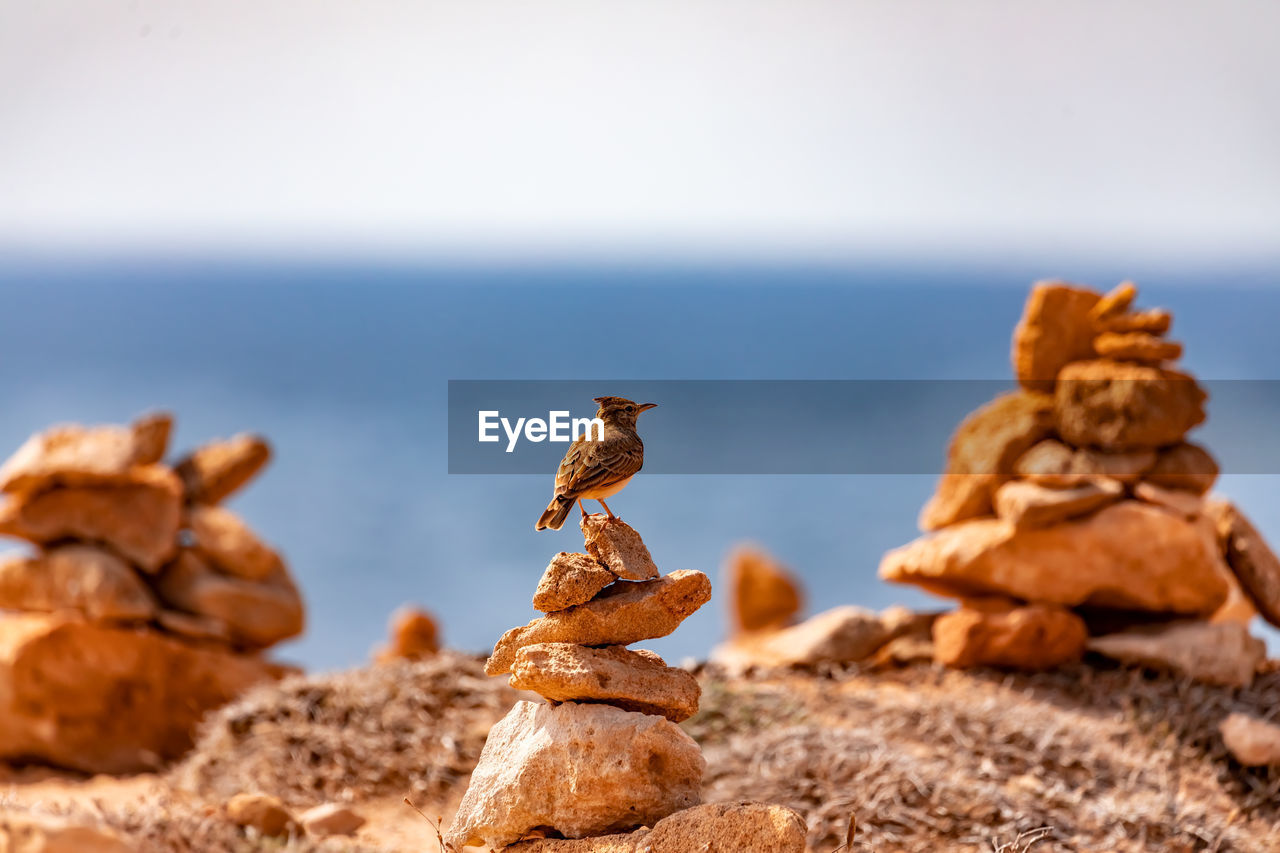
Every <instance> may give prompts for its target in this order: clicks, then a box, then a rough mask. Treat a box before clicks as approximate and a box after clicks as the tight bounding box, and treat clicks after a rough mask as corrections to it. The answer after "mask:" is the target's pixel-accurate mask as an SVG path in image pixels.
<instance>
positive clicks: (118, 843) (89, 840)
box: [0, 810, 136, 853]
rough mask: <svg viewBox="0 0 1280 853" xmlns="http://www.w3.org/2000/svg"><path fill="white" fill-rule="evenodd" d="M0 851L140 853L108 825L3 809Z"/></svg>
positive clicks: (0, 811)
mask: <svg viewBox="0 0 1280 853" xmlns="http://www.w3.org/2000/svg"><path fill="white" fill-rule="evenodd" d="M0 853H136V849H135V848H134V847H133V846H132V845H130V844H126V843H125V842H124V841H123V840H122V839H121V838H120V836H119V835H117V834H116V833H115V832H113V831H112V830H110V829H107V828H106V827H102V826H88V825H85V824H79V823H74V822H72V821H71V820H69V819H67V818H62V817H56V816H53V815H35V814H23V813H19V812H14V813H11V812H8V811H7V810H0Z"/></svg>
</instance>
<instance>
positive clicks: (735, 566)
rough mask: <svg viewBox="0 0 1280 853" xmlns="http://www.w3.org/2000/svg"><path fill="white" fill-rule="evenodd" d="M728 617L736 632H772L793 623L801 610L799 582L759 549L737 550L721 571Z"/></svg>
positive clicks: (801, 599) (801, 597)
mask: <svg viewBox="0 0 1280 853" xmlns="http://www.w3.org/2000/svg"><path fill="white" fill-rule="evenodd" d="M725 575H726V577H727V579H728V587H729V596H728V597H729V615H730V622H731V624H732V626H733V630H735V631H738V632H750V631H772V630H777V629H778V628H784V627H786V626H787V625H790V624H791V623H792V622H793V621H795V617H796V614H798V613H799V612H800V609H801V607H802V606H803V599H804V595H803V592H802V590H801V586H800V581H799V580H798V579H797V578H796V577H795V575H793V574H792V573H791V572H790V571H788V570H787V569H786V568H785V567H784V566H782V565H781V564H780V563H778V561H777V560H774V559H773V558H772V557H770V556H769V555H768V554H766V553H765V552H764V551H762V550H760V549H759V548H738V549H735V550H734V552H733V553H732V554H730V555H729V561H728V563H727V566H726V569H725Z"/></svg>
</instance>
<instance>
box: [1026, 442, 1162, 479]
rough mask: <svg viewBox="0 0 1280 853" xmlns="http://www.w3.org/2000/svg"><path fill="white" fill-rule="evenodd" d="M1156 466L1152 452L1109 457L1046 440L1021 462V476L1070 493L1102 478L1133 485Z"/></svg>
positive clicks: (1100, 452) (1134, 451)
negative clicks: (1067, 490)
mask: <svg viewBox="0 0 1280 853" xmlns="http://www.w3.org/2000/svg"><path fill="white" fill-rule="evenodd" d="M1155 463H1156V452H1155V451H1154V450H1151V449H1149V448H1144V449H1141V450H1127V451H1122V452H1117V453H1107V452H1105V451H1102V450H1095V449H1093V448H1090V447H1083V448H1079V449H1072V448H1070V447H1068V446H1067V445H1065V444H1063V443H1062V442H1060V441H1058V440H1056V439H1052V438H1049V439H1045V440H1044V441H1042V442H1040V443H1039V444H1037V445H1036V446H1035V447H1032V448H1031V449H1030V450H1028V451H1027V452H1026V453H1024V454H1022V456H1020V457H1019V458H1018V461H1017V462H1015V463H1014V466H1013V470H1014V473H1015V474H1017V475H1018V476H1020V477H1022V478H1024V479H1026V480H1029V481H1030V482H1033V483H1036V484H1037V485H1041V486H1048V487H1049V488H1051V489H1070V488H1074V487H1076V486H1081V485H1084V484H1086V483H1090V482H1093V481H1095V480H1097V479H1098V478H1100V477H1105V478H1107V479H1110V480H1117V481H1119V482H1121V483H1125V484H1132V483H1136V482H1137V481H1138V478H1139V477H1141V476H1142V475H1143V474H1144V473H1145V472H1147V471H1148V470H1150V469H1151V467H1152V466H1153V465H1155Z"/></svg>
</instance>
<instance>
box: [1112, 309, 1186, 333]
mask: <svg viewBox="0 0 1280 853" xmlns="http://www.w3.org/2000/svg"><path fill="white" fill-rule="evenodd" d="M1172 325H1173V315H1172V314H1170V313H1169V312H1168V311H1162V310H1160V309H1159V308H1152V309H1150V310H1148V311H1131V312H1125V313H1124V314H1117V315H1115V316H1114V317H1108V318H1106V319H1105V320H1099V321H1097V322H1095V323H1094V328H1096V329H1097V330H1098V331H1099V332H1119V333H1121V334H1123V333H1126V332H1146V333H1147V334H1149V335H1163V334H1164V333H1165V332H1167V331H1169V327H1170V326H1172Z"/></svg>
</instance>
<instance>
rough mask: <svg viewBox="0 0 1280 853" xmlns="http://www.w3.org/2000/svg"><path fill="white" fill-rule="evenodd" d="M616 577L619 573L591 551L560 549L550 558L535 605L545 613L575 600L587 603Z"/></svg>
mask: <svg viewBox="0 0 1280 853" xmlns="http://www.w3.org/2000/svg"><path fill="white" fill-rule="evenodd" d="M617 579H618V578H617V575H615V574H614V573H613V572H611V571H609V570H608V569H606V568H605V567H604V566H603V565H601V564H600V563H599V562H598V561H597V560H596V558H595V557H592V556H591V555H590V554H570V553H568V552H566V551H561V552H560V553H559V554H556V555H555V556H554V557H552V558H551V563H550V564H549V565H548V566H547V570H546V571H545V572H543V573H542V580H540V581H538V589H537V591H536V592H534V594H533V607H534V609H535V610H541V611H542V612H543V613H553V612H555V611H557V610H564V609H565V608H566V607H573V606H574V605H576V604H586V603H587V602H588V601H590V600H591V599H593V598H595V597H596V593H598V592H599V591H600V590H602V589H604V588H605V587H606V586H608V585H609V584H611V583H613V582H614V581H615V580H617Z"/></svg>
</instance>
